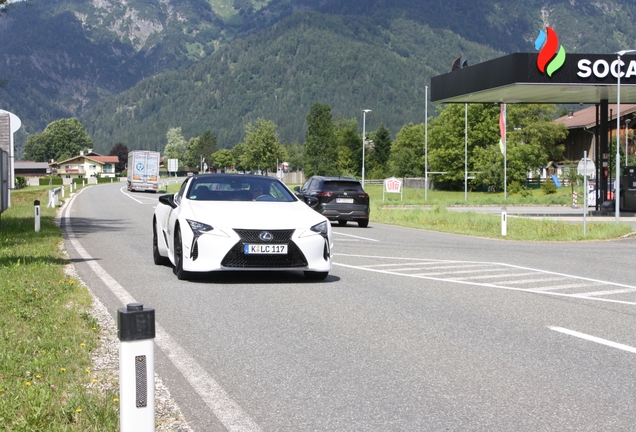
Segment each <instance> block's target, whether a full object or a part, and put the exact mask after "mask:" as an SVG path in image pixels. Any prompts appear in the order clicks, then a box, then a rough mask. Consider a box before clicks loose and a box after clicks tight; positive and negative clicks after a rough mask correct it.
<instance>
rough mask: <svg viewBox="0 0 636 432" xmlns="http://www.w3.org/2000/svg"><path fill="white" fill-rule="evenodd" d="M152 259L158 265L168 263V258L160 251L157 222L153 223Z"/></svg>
mask: <svg viewBox="0 0 636 432" xmlns="http://www.w3.org/2000/svg"><path fill="white" fill-rule="evenodd" d="M152 259H153V261H154V262H155V264H156V265H166V264H167V263H168V258H167V257H164V256H162V255H161V254H160V253H159V239H158V237H157V222H156V221H155V222H153V223H152Z"/></svg>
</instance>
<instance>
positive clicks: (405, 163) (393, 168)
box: [389, 123, 424, 177]
mask: <svg viewBox="0 0 636 432" xmlns="http://www.w3.org/2000/svg"><path fill="white" fill-rule="evenodd" d="M423 142H424V124H423V123H420V124H418V125H414V124H413V123H409V124H408V125H406V126H404V127H402V129H401V130H400V132H398V134H397V137H396V139H395V142H393V145H392V146H391V154H390V156H389V172H390V173H391V174H392V175H394V176H398V177H407V176H418V175H421V173H422V169H423V167H424V157H423V156H424V155H423V154H422V143H423Z"/></svg>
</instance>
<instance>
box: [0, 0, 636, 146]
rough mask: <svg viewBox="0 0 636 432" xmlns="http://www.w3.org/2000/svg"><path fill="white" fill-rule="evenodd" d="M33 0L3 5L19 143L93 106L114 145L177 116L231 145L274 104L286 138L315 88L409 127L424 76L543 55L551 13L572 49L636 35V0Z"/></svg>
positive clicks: (352, 109) (630, 40) (2, 97)
mask: <svg viewBox="0 0 636 432" xmlns="http://www.w3.org/2000/svg"><path fill="white" fill-rule="evenodd" d="M29 4H31V5H32V6H30V7H24V3H23V2H19V3H15V4H14V7H13V8H11V9H10V10H9V13H8V14H6V15H3V16H1V17H0V40H2V41H3V43H2V44H0V79H3V80H8V82H7V83H6V85H5V86H4V87H2V88H0V108H3V109H7V110H9V111H12V112H14V113H16V114H17V115H18V116H19V117H20V118H21V119H22V123H23V128H22V129H21V131H20V133H21V135H20V136H18V137H17V145H18V147H20V146H21V145H22V144H23V143H24V141H25V133H28V134H31V133H38V132H41V131H42V130H43V129H44V127H45V126H46V124H48V123H49V122H51V121H53V120H56V119H59V118H62V117H72V116H79V115H82V119H83V121H86V122H90V123H91V124H87V126H89V128H91V133H92V134H94V135H95V141H96V143H97V145H98V147H99V148H100V149H101V150H102V151H104V149H105V148H110V147H109V146H111V145H112V143H114V142H115V141H116V140H119V139H121V140H124V141H129V142H130V145H131V148H134V147H135V146H136V145H142V146H146V147H154V146H156V145H158V143H159V140H161V141H163V140H164V139H165V132H166V131H167V128H168V127H170V126H171V125H172V126H176V125H179V126H183V131H184V133H185V134H186V135H187V136H192V135H196V134H199V133H201V132H202V131H203V130H205V129H209V128H211V130H213V131H214V132H215V133H216V134H217V135H218V136H219V138H220V139H219V143H220V144H221V145H223V146H232V145H234V144H236V142H238V140H240V132H237V131H241V130H242V129H243V128H244V126H245V123H246V122H248V121H250V120H253V119H255V118H256V117H259V116H262V117H265V118H269V119H271V120H273V121H275V122H276V123H277V124H278V125H279V128H280V131H281V135H282V138H283V140H285V141H293V140H298V141H302V139H303V132H302V129H303V125H302V121H303V118H304V116H305V115H306V114H307V110H308V107H309V106H310V105H311V103H313V102H315V101H321V102H322V103H329V104H332V105H333V108H334V113H336V114H340V115H343V116H345V117H356V116H359V111H360V110H361V109H362V108H363V106H362V105H363V104H366V105H365V106H366V107H368V108H370V109H373V113H372V115H371V116H370V118H369V122H370V124H371V125H377V124H379V122H385V123H386V124H387V125H390V126H391V129H392V131H393V133H395V129H396V128H397V127H399V126H401V125H402V124H404V123H407V122H409V121H416V122H417V121H421V119H422V116H423V93H422V92H423V86H424V85H426V84H427V83H428V80H429V78H430V76H432V75H435V74H437V73H442V72H445V71H447V70H448V68H449V65H450V62H451V61H452V60H453V59H454V58H455V57H457V56H459V55H463V57H464V58H466V59H468V61H469V63H471V64H473V63H475V62H478V61H482V60H485V59H487V58H492V57H495V56H499V55H502V54H504V53H510V52H517V51H522V52H531V51H533V49H534V48H533V44H532V43H533V41H534V39H535V38H536V34H537V31H538V29H539V28H542V27H544V26H545V25H547V24H549V25H551V26H552V27H554V28H555V29H556V30H557V32H558V34H559V36H560V39H561V43H562V44H563V45H564V46H565V47H566V50H567V51H568V52H592V53H595V52H601V53H602V52H614V51H617V50H619V49H626V48H633V47H635V46H636V26H634V25H633V23H634V22H636V8H635V7H634V4H633V0H606V1H603V2H598V1H595V0H576V1H574V0H571V1H563V0H509V1H506V2H501V1H497V0H473V1H470V2H467V1H464V0H447V1H442V2H439V1H437V0H402V1H399V2H398V1H394V0H357V1H342V0H127V1H126V2H121V1H115V0H47V1H44V0H30V1H29ZM312 12H313V13H312ZM149 77H156V78H152V82H145V80H147V79H148V78H149ZM210 89H214V96H213V97H212V95H211V93H210V91H209V90H210ZM122 92H123V93H122ZM127 92H130V93H129V94H128V93H127ZM141 95H143V98H144V101H145V103H144V104H141V103H140V101H141ZM153 107H154V108H156V109H153ZM175 116H176V117H175ZM113 121H115V123H113ZM371 127H374V126H371ZM142 131H148V132H149V133H145V134H144V133H142ZM139 136H144V137H146V139H145V140H144V142H143V143H141V142H135V140H136V139H137V137H139ZM19 152H20V149H19V148H18V154H19Z"/></svg>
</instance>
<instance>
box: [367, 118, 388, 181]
mask: <svg viewBox="0 0 636 432" xmlns="http://www.w3.org/2000/svg"><path fill="white" fill-rule="evenodd" d="M391 145H392V142H391V132H389V129H388V128H387V127H386V126H385V125H384V123H382V124H381V125H380V127H379V128H378V130H377V131H375V133H374V134H373V151H372V152H371V154H370V156H369V161H370V162H371V163H370V164H369V165H370V170H369V174H370V175H369V177H370V178H383V177H386V173H387V172H388V169H387V168H388V167H387V164H388V161H389V157H390V156H391Z"/></svg>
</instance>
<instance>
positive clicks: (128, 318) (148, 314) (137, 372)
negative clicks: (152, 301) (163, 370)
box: [117, 303, 155, 432]
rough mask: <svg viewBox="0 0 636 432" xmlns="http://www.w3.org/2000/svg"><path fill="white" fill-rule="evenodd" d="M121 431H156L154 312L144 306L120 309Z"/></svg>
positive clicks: (137, 305)
mask: <svg viewBox="0 0 636 432" xmlns="http://www.w3.org/2000/svg"><path fill="white" fill-rule="evenodd" d="M117 330H118V336H119V415H120V417H119V428H120V430H121V432H130V431H132V432H153V431H154V430H155V351H154V349H155V345H154V340H153V339H154V337H155V310H154V309H144V307H143V305H142V304H141V303H130V304H128V305H127V306H126V308H125V309H124V308H121V309H117Z"/></svg>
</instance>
